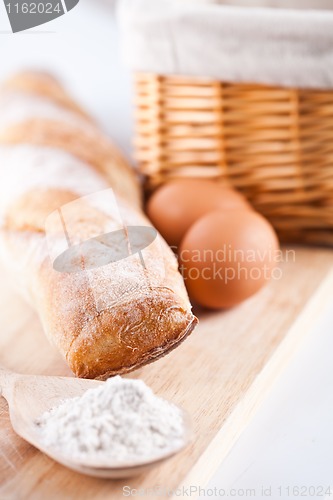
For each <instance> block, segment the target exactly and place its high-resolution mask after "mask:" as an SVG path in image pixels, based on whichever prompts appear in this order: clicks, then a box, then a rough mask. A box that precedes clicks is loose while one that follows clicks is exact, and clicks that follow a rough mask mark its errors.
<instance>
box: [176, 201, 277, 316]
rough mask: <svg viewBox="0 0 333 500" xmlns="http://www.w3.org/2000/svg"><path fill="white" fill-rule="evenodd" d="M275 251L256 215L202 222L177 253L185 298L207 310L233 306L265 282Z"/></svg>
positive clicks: (238, 213) (218, 215) (210, 217)
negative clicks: (187, 293)
mask: <svg viewBox="0 0 333 500" xmlns="http://www.w3.org/2000/svg"><path fill="white" fill-rule="evenodd" d="M278 250H279V242H278V238H277V236H276V234H275V231H274V229H273V227H272V226H271V224H270V223H269V222H268V221H267V220H266V219H265V218H264V217H263V216H262V215H260V214H258V213H257V212H254V211H250V210H234V211H231V212H221V211H219V212H212V213H210V214H207V215H205V216H203V217H202V218H201V219H199V220H198V221H197V222H196V223H195V224H194V225H193V226H192V227H191V228H190V229H189V231H188V232H187V233H186V235H185V237H184V239H183V241H182V244H181V247H180V252H179V261H180V269H181V272H182V273H183V276H184V279H185V283H186V286H187V290H188V292H189V296H190V298H191V299H192V300H194V301H195V302H197V303H198V304H200V305H202V306H204V307H208V308H213V309H218V308H228V307H232V306H235V305H236V304H239V303H240V302H242V301H243V300H245V299H247V298H248V297H250V296H251V295H253V294H254V293H256V292H257V291H258V290H260V288H262V286H264V285H265V284H266V283H267V281H269V279H270V278H271V276H272V273H273V271H274V269H275V268H276V267H277V258H278V257H279V255H278V254H277V252H278Z"/></svg>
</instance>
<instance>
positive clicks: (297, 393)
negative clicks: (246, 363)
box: [0, 0, 333, 500]
mask: <svg viewBox="0 0 333 500" xmlns="http://www.w3.org/2000/svg"><path fill="white" fill-rule="evenodd" d="M22 68H41V69H47V70H50V71H51V72H53V73H55V74H57V75H59V77H60V78H61V79H62V80H63V81H64V83H65V84H66V85H67V86H68V88H69V90H70V91H71V92H72V94H73V95H74V96H75V98H76V99H77V100H78V101H80V102H81V103H82V104H84V105H85V106H86V108H87V109H89V110H90V111H91V113H92V114H94V115H95V116H96V118H97V119H99V121H100V122H101V123H102V125H103V126H104V128H105V130H106V131H107V132H108V133H109V134H110V135H111V136H112V137H113V138H114V139H115V141H116V142H117V143H118V145H119V146H120V147H121V148H122V149H123V151H124V152H125V153H126V154H127V155H128V156H129V157H130V156H131V137H132V129H133V126H132V102H131V83H130V76H129V74H128V72H127V71H126V70H125V69H124V68H123V67H122V65H121V60H120V57H119V44H118V41H117V31H116V26H115V21H114V17H113V14H112V2H111V0H109V1H108V0H104V1H102V0H101V1H100V2H98V1H97V0H81V1H80V3H79V4H78V6H77V7H76V8H75V9H73V10H72V11H71V12H69V13H68V14H67V15H65V16H63V17H60V18H59V19H57V20H55V21H53V22H51V23H48V24H46V25H44V26H41V27H38V28H36V29H34V30H31V31H28V32H26V33H17V34H15V35H13V34H12V33H11V32H10V26H9V22H8V19H7V16H6V12H5V8H4V5H3V3H0V79H3V78H5V77H6V76H8V75H9V74H10V73H11V72H13V71H16V70H19V69H22ZM0 112H1V110H0ZM318 321H319V323H318V325H317V327H316V329H315V330H314V331H313V332H312V334H311V335H310V336H309V337H308V339H307V341H306V342H305V343H304V345H303V347H302V349H301V350H300V351H299V353H298V355H297V356H296V357H295V359H294V361H293V362H292V363H291V365H290V366H289V367H288V368H287V369H286V371H285V372H284V374H283V375H282V376H281V377H280V378H279V380H278V381H277V382H276V384H275V385H274V387H273V390H272V391H271V393H270V396H269V397H268V398H267V399H266V400H265V402H264V403H263V405H262V406H261V408H260V409H259V411H258V413H257V415H256V416H255V418H254V419H253V420H252V422H251V424H250V425H249V426H248V428H247V429H246V431H245V432H244V433H243V434H242V436H241V438H240V439H239V441H238V442H237V444H236V445H235V446H234V448H233V450H232V451H231V452H230V454H229V455H228V457H227V458H226V460H225V461H224V462H223V464H222V466H221V467H220V469H219V470H218V471H217V473H216V474H215V476H214V477H213V478H212V480H211V482H210V484H209V485H208V487H206V492H205V493H206V495H202V496H201V498H202V499H204V498H237V499H239V498H255V499H261V498H271V499H273V500H278V499H283V500H288V499H289V498H302V499H313V498H315V499H320V498H325V495H324V494H323V495H319V494H313V493H320V491H319V490H318V489H317V491H316V492H313V491H312V490H311V489H306V488H309V487H310V486H314V487H316V488H320V487H323V488H324V489H325V490H326V489H327V488H329V487H332V496H327V495H326V497H327V498H332V499H333V363H332V353H333V298H332V303H331V305H330V308H328V310H327V312H326V314H325V315H324V316H323V317H322V318H319V319H318ZM294 486H296V487H297V486H298V487H302V486H303V487H305V489H304V490H300V491H299V492H298V491H297V490H293V489H292V488H293V487H294ZM262 487H264V489H265V494H262ZM288 487H289V488H290V489H289V491H288ZM207 488H217V489H220V490H221V491H220V492H219V494H218V495H217V496H215V497H212V496H208V495H209V494H210V493H211V492H210V491H209V490H208V489H207ZM270 488H271V490H270ZM279 488H281V490H279ZM203 493H204V492H203ZM302 493H304V494H302Z"/></svg>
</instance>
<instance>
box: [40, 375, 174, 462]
mask: <svg viewBox="0 0 333 500" xmlns="http://www.w3.org/2000/svg"><path fill="white" fill-rule="evenodd" d="M36 423H37V425H38V426H39V427H40V431H41V432H42V438H43V441H44V443H45V445H47V446H51V447H53V448H56V449H57V450H58V451H59V452H61V453H62V454H65V455H67V456H68V457H69V458H71V459H74V460H78V461H80V460H88V461H91V460H94V459H96V460H102V461H105V460H107V461H110V463H111V462H127V461H129V462H130V461H144V460H145V459H150V458H153V457H157V456H159V455H161V454H162V453H164V452H168V451H169V450H170V451H171V449H174V448H175V447H178V446H181V445H182V444H183V441H184V422H183V417H182V413H181V411H180V410H179V409H178V408H177V407H176V406H174V405H172V404H170V403H169V402H167V401H165V400H163V399H160V398H158V397H157V396H155V395H154V393H153V392H152V390H151V389H150V388H149V387H147V386H146V384H145V383H144V382H142V381H141V380H132V379H123V378H121V377H119V376H117V377H114V378H110V379H108V380H107V381H106V382H105V384H102V385H101V386H98V387H96V388H94V389H89V390H88V391H87V392H85V393H84V394H83V396H81V397H77V398H73V399H67V400H65V401H64V402H63V403H62V404H61V405H60V406H58V407H56V408H53V409H51V410H50V411H48V412H46V413H44V414H43V415H42V416H41V417H40V418H39V419H38V421H37V422H36Z"/></svg>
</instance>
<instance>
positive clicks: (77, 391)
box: [0, 367, 190, 479]
mask: <svg viewBox="0 0 333 500" xmlns="http://www.w3.org/2000/svg"><path fill="white" fill-rule="evenodd" d="M104 383H105V382H101V381H98V380H87V379H77V378H70V377H51V376H34V375H21V374H18V373H14V372H11V371H9V370H6V369H5V368H2V367H0V395H2V396H3V397H4V398H5V399H6V400H7V402H8V406H9V415H10V420H11V423H12V426H13V429H14V431H15V432H16V434H18V435H19V436H20V437H22V438H23V439H24V440H25V441H27V442H29V443H30V444H32V445H33V446H35V447H36V448H38V449H39V450H40V451H42V452H43V453H45V454H46V455H48V456H49V457H51V458H52V459H53V460H55V461H56V462H59V463H61V464H62V465H64V466H66V467H68V468H69V469H72V470H75V471H76V472H79V473H81V474H86V475H89V476H94V477H100V478H110V479H120V478H125V477H133V476H136V475H138V474H141V473H142V472H145V471H147V470H149V469H151V468H152V467H154V466H156V465H158V464H159V463H161V462H163V461H164V460H167V459H168V458H170V457H172V456H174V455H175V454H176V453H178V452H179V451H181V450H182V449H183V448H185V446H186V445H187V444H188V442H189V440H190V425H189V417H188V415H187V414H186V413H185V412H184V411H183V410H182V409H181V411H182V414H183V420H184V428H185V433H184V439H183V441H182V443H181V444H180V445H178V446H177V447H174V448H173V449H168V451H167V452H165V453H163V454H160V455H156V456H154V457H152V458H151V459H147V458H145V459H142V460H141V461H137V462H116V463H115V462H112V463H111V462H110V463H108V462H107V461H104V460H103V461H96V460H94V461H89V460H85V461H82V460H80V461H75V460H71V459H70V458H69V457H68V456H66V455H65V454H62V453H61V452H60V451H59V450H58V449H55V448H53V447H48V446H46V445H45V444H44V442H43V439H42V435H41V432H40V429H39V427H38V425H37V424H36V421H37V419H38V418H39V417H40V416H41V415H42V414H43V413H44V412H46V411H49V410H50V409H51V408H53V407H56V406H59V405H60V404H61V403H62V402H63V401H64V400H65V399H69V398H74V397H77V396H82V395H83V394H84V393H85V392H86V391H87V390H88V389H93V388H96V387H97V386H99V385H101V384H104Z"/></svg>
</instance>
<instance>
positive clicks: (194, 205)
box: [147, 179, 250, 250]
mask: <svg viewBox="0 0 333 500" xmlns="http://www.w3.org/2000/svg"><path fill="white" fill-rule="evenodd" d="M244 207H246V208H249V209H250V205H249V204H248V202H247V201H246V199H245V198H244V197H243V196H242V195H241V194H240V193H238V192H237V191H235V190H234V189H231V188H226V187H223V186H221V184H219V183H218V182H214V181H210V180H206V179H180V180H177V181H171V182H168V183H167V184H164V185H163V186H162V187H160V188H159V189H158V190H157V191H155V193H154V194H153V195H152V196H151V197H150V199H149V201H148V204H147V214H148V217H149V218H150V220H151V221H152V223H153V224H154V226H155V227H156V229H158V231H159V232H160V233H161V235H162V236H163V237H164V238H165V239H166V241H167V242H168V243H169V245H171V246H174V247H176V248H174V249H175V250H176V249H177V247H178V246H179V244H180V242H181V240H182V238H183V236H184V235H185V233H186V231H187V230H188V229H189V228H190V227H191V226H192V224H193V223H194V222H196V221H197V220H198V219H199V218H200V217H202V216H203V215H205V214H207V213H209V212H212V211H213V210H222V211H227V210H234V209H239V208H244Z"/></svg>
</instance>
